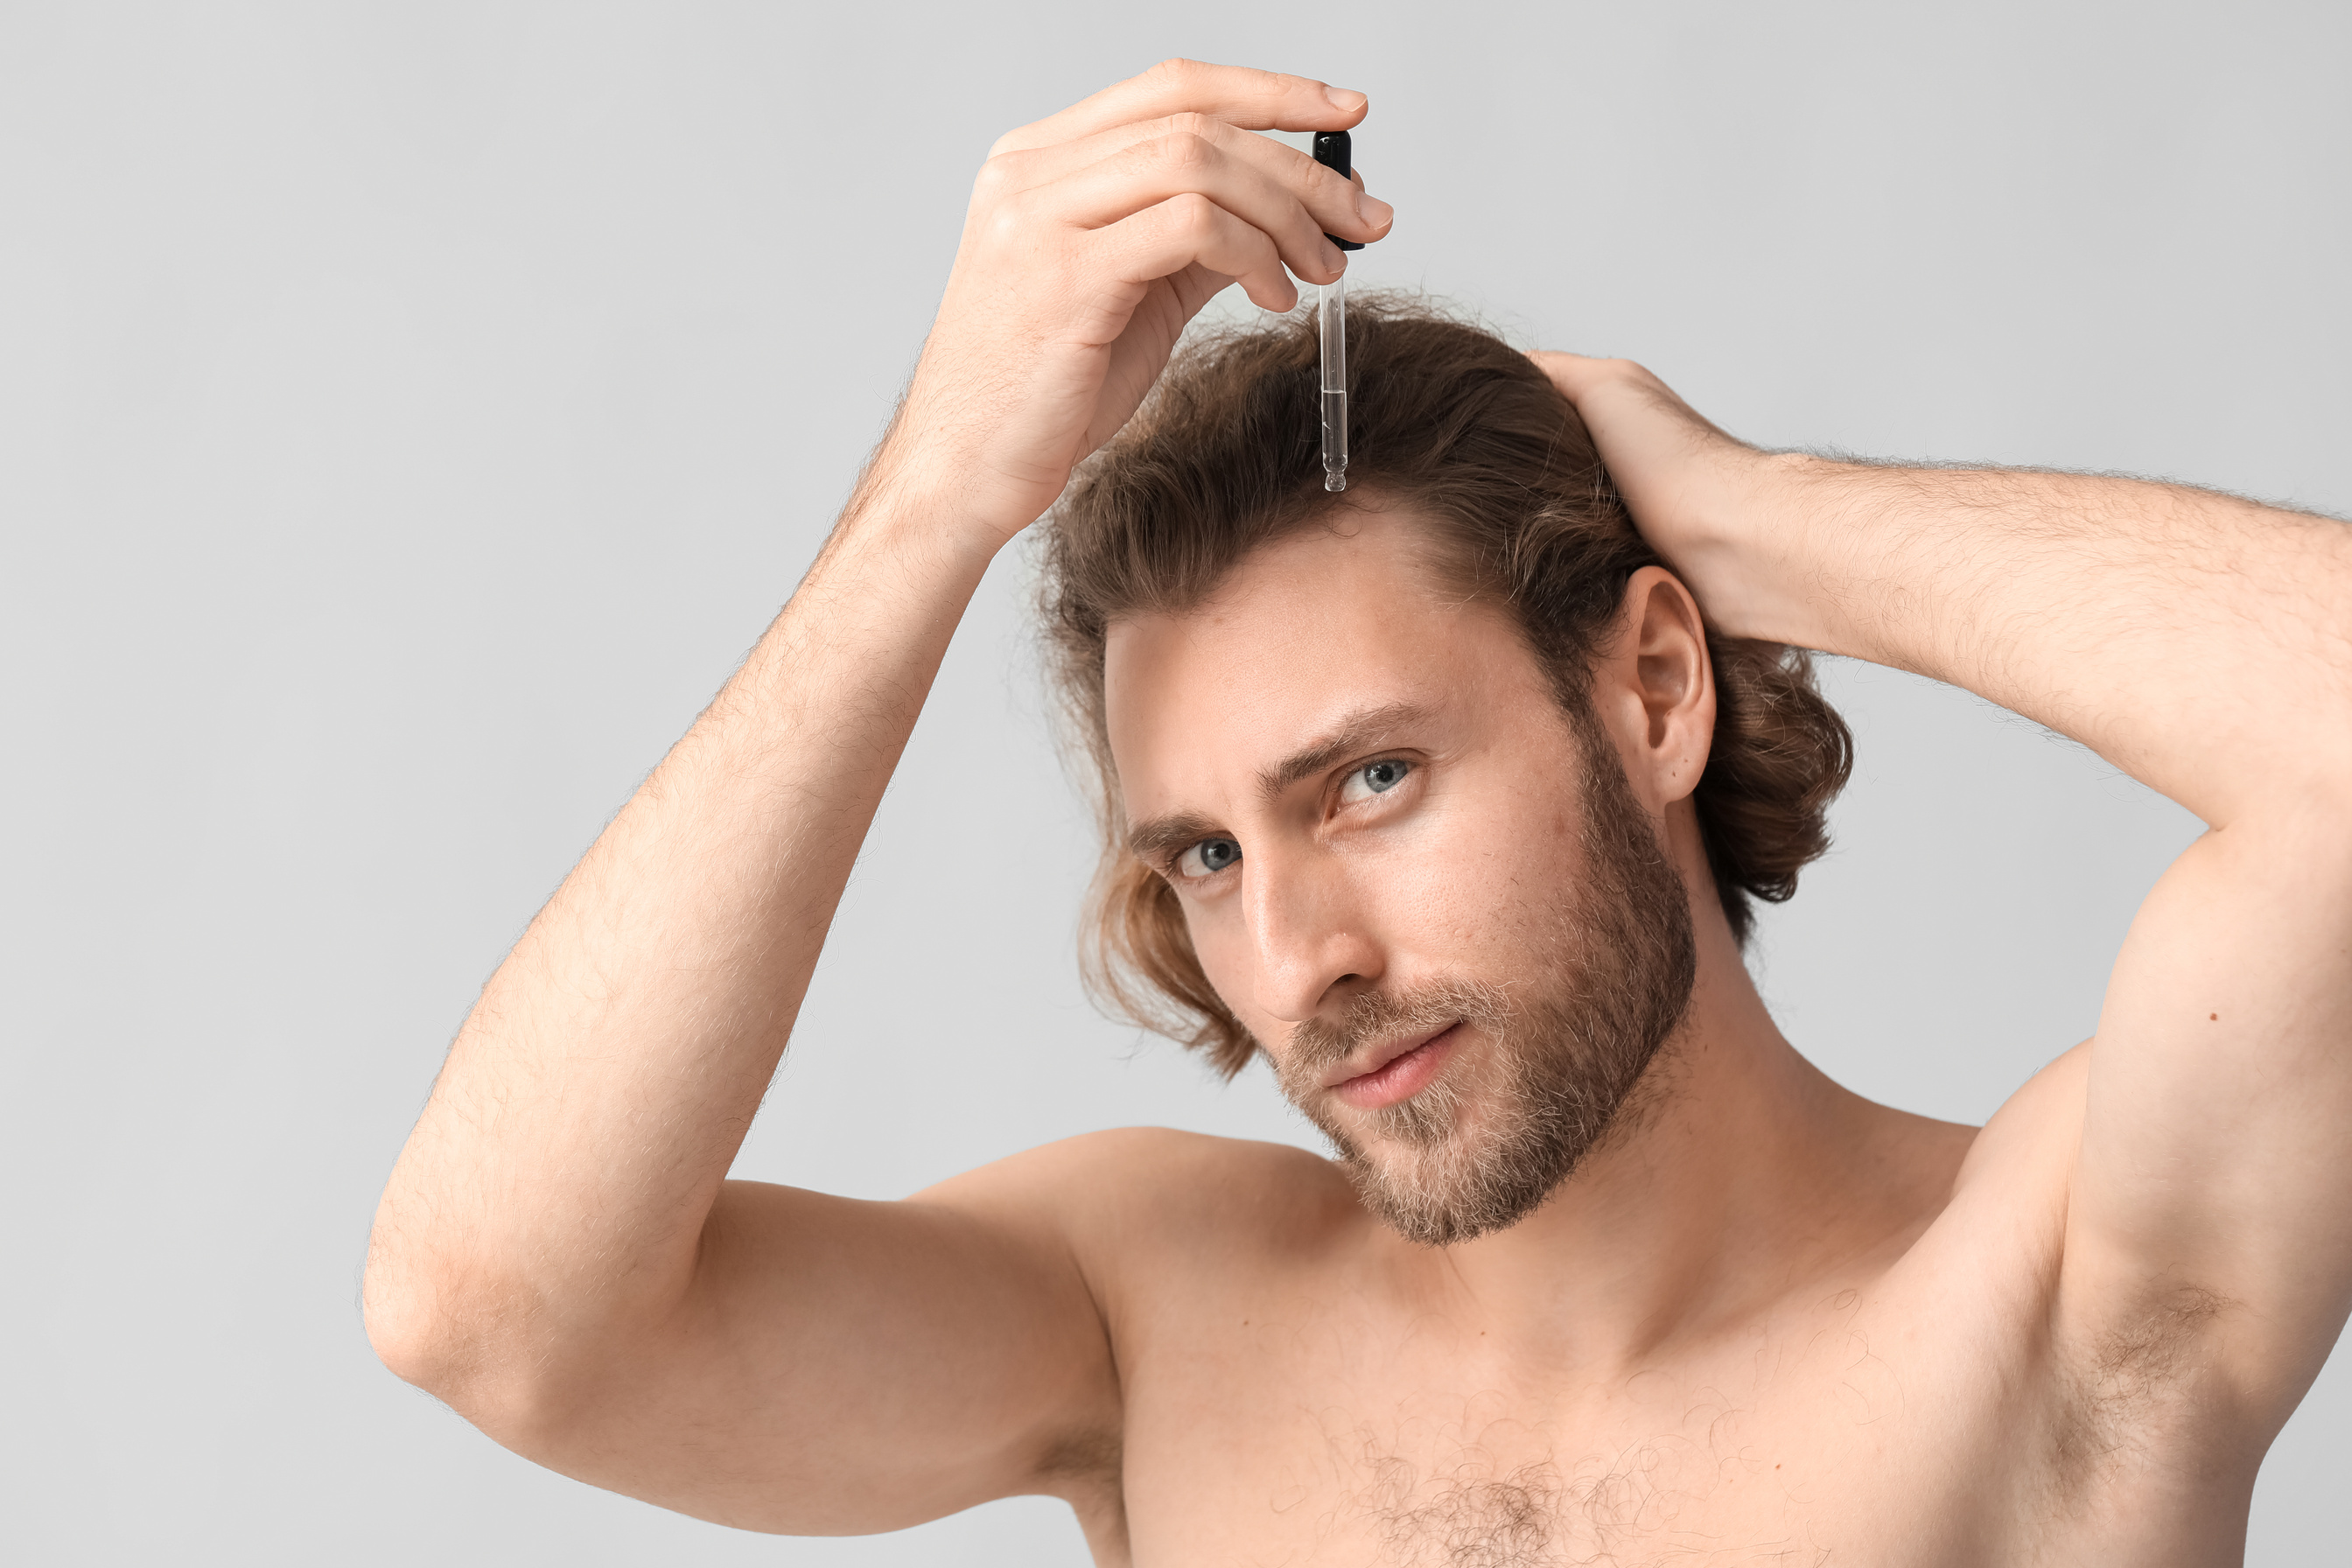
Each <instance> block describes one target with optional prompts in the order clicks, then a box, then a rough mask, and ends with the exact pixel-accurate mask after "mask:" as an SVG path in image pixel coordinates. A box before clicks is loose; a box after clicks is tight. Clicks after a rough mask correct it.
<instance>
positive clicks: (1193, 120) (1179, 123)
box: [1160, 109, 1223, 141]
mask: <svg viewBox="0 0 2352 1568" xmlns="http://www.w3.org/2000/svg"><path fill="white" fill-rule="evenodd" d="M1222 129H1223V125H1222V123H1221V122H1220V121H1218V119H1217V117H1216V116H1214V115H1213V114H1203V113H1202V112H1201V111H1200V110H1197V109H1186V110H1179V111H1178V112H1176V113H1174V114H1171V115H1170V116H1168V118H1167V119H1165V120H1163V121H1160V132H1161V134H1163V135H1168V136H1194V137H1199V138H1201V139H1202V140H1203V141H1213V140H1214V139H1215V137H1216V134H1217V132H1219V131H1220V130H1222Z"/></svg>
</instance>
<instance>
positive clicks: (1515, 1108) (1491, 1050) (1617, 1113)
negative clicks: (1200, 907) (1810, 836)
mask: <svg viewBox="0 0 2352 1568" xmlns="http://www.w3.org/2000/svg"><path fill="white" fill-rule="evenodd" d="M1570 728H1571V729H1572V730H1573V731H1575V734H1576V738H1577V742H1578V750H1579V752H1580V753H1581V760H1582V763H1583V774H1584V816H1583V822H1582V824H1581V830H1580V835H1579V837H1580V841H1581V843H1582V847H1583V849H1584V860H1585V867H1586V873H1587V874H1586V877H1585V879H1583V880H1582V882H1581V883H1580V885H1578V886H1576V887H1573V888H1570V889H1564V890H1563V891H1562V893H1561V895H1560V898H1559V901H1558V904H1557V906H1556V907H1555V908H1554V909H1553V910H1549V911H1546V914H1547V917H1548V918H1547V919H1545V920H1544V921H1542V924H1543V925H1544V926H1545V927H1546V928H1547V934H1546V938H1545V941H1544V943H1543V945H1542V947H1541V948H1539V950H1538V952H1537V953H1536V954H1535V955H1534V959H1533V962H1532V963H1530V964H1529V973H1528V975H1527V976H1526V978H1524V979H1522V980H1517V981H1515V982H1512V983H1510V984H1495V983H1492V982H1483V981H1472V980H1451V981H1444V982H1440V983H1437V984H1431V985H1426V986H1422V987H1418V988H1416V989H1414V990H1412V991H1411V992H1408V993H1403V994H1386V993H1381V992H1367V993H1365V994H1362V995H1360V996H1359V997H1357V998H1356V999H1355V1000H1354V1002H1353V1003H1352V1004H1350V1005H1349V1008H1348V1010H1347V1012H1346V1013H1345V1014H1344V1015H1342V1016H1340V1017H1339V1019H1338V1020H1336V1021H1327V1020H1325V1019H1322V1018H1310V1019H1308V1020H1307V1022H1305V1023H1303V1024H1301V1025H1299V1026H1297V1028H1296V1029H1294V1030H1293V1031H1292V1032H1291V1037H1290V1047H1289V1049H1288V1050H1286V1051H1285V1052H1284V1053H1282V1055H1281V1057H1280V1058H1277V1061H1278V1065H1277V1067H1276V1076H1277V1078H1278V1079H1279V1080H1280V1082H1281V1085H1282V1090H1283V1092H1284V1093H1285V1094H1286V1095H1287V1096H1288V1097H1289V1099H1290V1100H1291V1102H1292V1103H1293V1104H1294V1105H1296V1106H1297V1107H1298V1109H1299V1110H1301V1111H1303V1112H1304V1113H1305V1114H1306V1116H1307V1119H1308V1120H1309V1121H1313V1122H1314V1123H1315V1124H1316V1126H1318V1128H1320V1129H1321V1130H1322V1131H1323V1134H1324V1136H1325V1137H1327V1138H1328V1139H1330V1141H1331V1142H1332V1145H1333V1147H1334V1148H1336V1149H1337V1150H1338V1151H1339V1160H1340V1163H1341V1166H1342V1167H1343V1168H1344V1169H1345V1170H1346V1171H1347V1173H1348V1175H1349V1179H1350V1180H1351V1181H1352V1182H1353V1183H1354V1184H1355V1186H1356V1191H1357V1193H1358V1194H1359V1195H1360V1197H1361V1198H1362V1200H1363V1202H1364V1204H1365V1206H1367V1207H1368V1208H1370V1210H1371V1211H1372V1212H1373V1213H1374V1214H1376V1215H1379V1216H1380V1217H1381V1219H1382V1220H1384V1221H1386V1222H1387V1223H1388V1225H1389V1226H1391V1227H1392V1228H1394V1229H1395V1230H1396V1231H1397V1232H1398V1233H1399V1234H1400V1235H1402V1237H1404V1238H1405V1239H1406V1240H1408V1241H1412V1242H1416V1243H1419V1244H1421V1245H1423V1246H1425V1247H1445V1246H1451V1245H1453V1244H1454V1243H1456V1242H1463V1241H1468V1240H1469V1239H1471V1238H1472V1237H1477V1236H1484V1235H1486V1233H1488V1232H1489V1231H1496V1230H1501V1229H1504V1228H1506V1227H1507V1226H1512V1225H1516V1224H1517V1223H1518V1222H1519V1221H1520V1220H1522V1219H1524V1218H1526V1217H1527V1216H1528V1215H1529V1214H1531V1213H1533V1212H1534V1211H1535V1210H1536V1209H1537V1208H1538V1206H1540V1205H1542V1204H1543V1202H1544V1200H1545V1199H1547V1198H1549V1196H1550V1195H1551V1194H1553V1193H1554V1192H1556V1191H1558V1190H1559V1186H1560V1185H1561V1184H1562V1183H1564V1182H1566V1181H1567V1180H1568V1178H1569V1177H1570V1175H1571V1174H1573V1173H1574V1172H1575V1171H1576V1168H1577V1167H1578V1165H1579V1164H1580V1163H1582V1162H1583V1161H1584V1159H1585V1158H1586V1157H1587V1156H1588V1155H1590V1154H1591V1152H1592V1151H1593V1150H1594V1149H1595V1148H1597V1147H1599V1146H1600V1145H1601V1142H1602V1141H1603V1140H1604V1139H1606V1138H1609V1137H1611V1136H1612V1135H1622V1133H1624V1132H1625V1131H1628V1130H1630V1129H1631V1128H1633V1126H1635V1125H1637V1124H1638V1122H1639V1121H1640V1116H1639V1114H1638V1112H1639V1111H1641V1110H1643V1109H1646V1106H1647V1105H1648V1104H1649V1103H1653V1102H1654V1099H1655V1098H1656V1097H1655V1096H1654V1095H1649V1096H1645V1097H1644V1098H1643V1103H1642V1104H1638V1105H1637V1104H1636V1103H1634V1091H1635V1089H1636V1088H1637V1087H1639V1086H1641V1085H1642V1084H1643V1079H1644V1076H1645V1075H1649V1076H1651V1077H1652V1078H1653V1079H1654V1077H1655V1075H1654V1074H1652V1073H1651V1068H1652V1066H1653V1063H1654V1060H1655V1058H1656V1057H1657V1055H1658V1053H1659V1050H1660V1048H1661V1047H1663V1046H1664V1044H1665V1043H1666V1041H1667V1039H1668V1038H1669V1037H1671V1036H1672V1035H1673V1034H1674V1032H1675V1028H1676V1026H1678V1025H1679V1024H1680V1023H1681V1021H1682V1017H1683V1014H1684V1012H1685V1009H1686V1008H1687V1007H1688V1006H1689V1004H1690V994H1691V987H1692V985H1693V984H1694V983H1695V981H1696V976H1697V969H1698V960H1697V944H1696V941H1695V940H1694V937H1693V933H1692V929H1691V916H1690V906H1689V903H1688V901H1687V900H1688V895H1687V893H1686V891H1685V888H1684V885H1683V880H1682V878H1681V876H1680V875H1679V874H1678V873H1677V872H1676V871H1675V868H1674V866H1673V864H1672V863H1671V862H1670V861H1668V859H1667V858H1666V856H1665V852H1664V849H1663V847H1661V846H1660V844H1659V840H1658V833H1657V830H1656V828H1655V826H1654V825H1653V823H1652V821H1651V819H1650V816H1649V814H1648V813H1647V812H1646V811H1644V810H1643V807H1642V804H1641V802H1640V801H1638V800H1637V799H1635V798H1634V795H1633V786H1632V784H1630V783H1628V782H1627V780H1626V777H1625V772H1624V766H1623V764H1622V762H1620V760H1619V759H1618V756H1617V753H1616V751H1615V749H1614V748H1613V747H1612V746H1611V745H1610V744H1609V742H1608V740H1607V738H1606V736H1605V735H1603V734H1602V733H1601V730H1600V725H1599V723H1598V721H1596V720H1595V719H1594V718H1593V717H1592V716H1591V713H1590V712H1589V711H1577V710H1573V709H1571V710H1570ZM1456 1021H1459V1022H1460V1023H1461V1024H1462V1025H1463V1026H1464V1032H1465V1034H1471V1033H1475V1034H1476V1035H1477V1036H1480V1037H1483V1038H1484V1040H1485V1042H1486V1052H1485V1056H1484V1058H1483V1059H1481V1060H1473V1059H1471V1058H1468V1056H1467V1054H1466V1053H1465V1055H1464V1057H1463V1058H1457V1059H1456V1060H1454V1061H1452V1062H1448V1063H1446V1064H1445V1066H1444V1068H1443V1070H1441V1071H1440V1072H1439V1074H1438V1076H1437V1077H1436V1078H1435V1079H1433V1080H1432V1081H1431V1083H1430V1084H1429V1085H1428V1086H1427V1087H1426V1088H1424V1089H1422V1090H1421V1092H1419V1093H1418V1094H1415V1095H1412V1097H1410V1098H1409V1099H1406V1100H1401V1101H1399V1102H1398V1103H1396V1104H1394V1105H1388V1106H1383V1107H1381V1108H1380V1109H1378V1110H1371V1111H1369V1112H1362V1113H1359V1114H1358V1115H1357V1116H1356V1117H1355V1118H1354V1119H1353V1120H1354V1121H1355V1122H1356V1123H1357V1127H1356V1128H1355V1129H1354V1130H1351V1129H1350V1127H1349V1121H1348V1120H1347V1119H1343V1118H1342V1116H1341V1115H1340V1114H1339V1108H1338V1107H1337V1106H1336V1105H1334V1104H1333V1102H1332V1101H1331V1100H1329V1098H1328V1091H1327V1090H1326V1089H1324V1088H1323V1087H1322V1078H1323V1075H1324V1074H1325V1073H1327V1072H1328V1070H1329V1069H1330V1068H1332V1067H1334V1066H1335V1065H1337V1064H1338V1063H1339V1062H1341V1061H1344V1060H1346V1059H1347V1058H1349V1057H1350V1056H1353V1055H1354V1054H1355V1053H1356V1052H1358V1051H1359V1050H1360V1049H1361V1048H1362V1047H1364V1045H1365V1044H1366V1043H1367V1042H1370V1041H1373V1040H1378V1039H1394V1038H1396V1037H1400V1036H1411V1035H1413V1034H1420V1033H1425V1032H1429V1031H1433V1030H1437V1029H1441V1028H1444V1026H1447V1025H1448V1024H1451V1023H1454V1022H1456ZM1268 1054H1269V1055H1271V1054H1272V1053H1268ZM1653 1087H1654V1086H1653ZM1482 1088H1483V1089H1485V1090H1486V1092H1484V1093H1480V1092H1478V1091H1479V1090H1480V1089H1482ZM1365 1123H1369V1131H1370V1134H1371V1137H1370V1139H1369V1140H1367V1139H1366V1138H1364V1137H1363V1136H1362V1133H1363V1131H1364V1130H1365V1129H1364V1124H1365Z"/></svg>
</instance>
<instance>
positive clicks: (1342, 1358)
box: [1123, 1301, 2040, 1568]
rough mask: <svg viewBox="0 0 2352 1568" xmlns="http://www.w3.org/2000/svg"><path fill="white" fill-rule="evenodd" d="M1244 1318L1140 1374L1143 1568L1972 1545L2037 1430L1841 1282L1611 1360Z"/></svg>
mask: <svg viewBox="0 0 2352 1568" xmlns="http://www.w3.org/2000/svg"><path fill="white" fill-rule="evenodd" d="M1236 1327H1237V1330H1238V1327H1239V1326H1238V1325H1237V1326H1236ZM1249 1327H1250V1328H1251V1329H1253V1330H1256V1331H1255V1332H1248V1331H1237V1332H1236V1333H1235V1335H1234V1337H1233V1338H1231V1339H1230V1340H1226V1341H1223V1342H1217V1343H1214V1344H1212V1343H1211V1342H1208V1341H1207V1340H1206V1339H1205V1338H1204V1339H1203V1341H1202V1342H1201V1344H1200V1346H1199V1350H1200V1354H1199V1355H1198V1357H1197V1358H1196V1359H1195V1360H1194V1361H1193V1362H1192V1364H1191V1365H1189V1366H1179V1365H1175V1364H1170V1365H1166V1366H1163V1367H1160V1368H1158V1369H1139V1375H1138V1376H1137V1377H1136V1378H1135V1380H1134V1381H1133V1383H1132V1384H1131V1386H1130V1390H1129V1393H1130V1399H1129V1430H1128V1434H1127V1444H1126V1459H1125V1476H1124V1481H1123V1489H1124V1495H1125V1505H1126V1510H1127V1521H1128V1533H1129V1542H1130V1549H1131V1551H1132V1553H1133V1557H1132V1561H1133V1562H1134V1563H1136V1564H1138V1565H1139V1568H1140V1565H1146V1564H1159V1563H1171V1564H1172V1563H1206V1562H1217V1563H1263V1564H1267V1565H1269V1568H1271V1565H1273V1564H1284V1565H1295V1568H1307V1565H1309V1564H1325V1563H1328V1564H1346V1565H1349V1568H1362V1565H1365V1564H1373V1563H1379V1564H1391V1565H1394V1568H1519V1565H1521V1564H1526V1565H1529V1568H1532V1565H1535V1564H1547V1565H1548V1564H1555V1563H1608V1564H1612V1568H1635V1565H1637V1564H1648V1563H1673V1564H1675V1565H1676V1568H1690V1565H1694V1564H1708V1565H1717V1564H1720V1565H1729V1564H1735V1563H1775V1564H1812V1563H1828V1562H1832V1561H1836V1562H1846V1561H1853V1560H1856V1559H1857V1558H1858V1559H1859V1560H1861V1561H1865V1562H1870V1563H1884V1564H1890V1565H1891V1564H1898V1563H1922V1564H1925V1563H1947V1562H1948V1563H1961V1562H1980V1561H1985V1560H1988V1559H1987V1558H1986V1557H1984V1556H1983V1555H1982V1552H1983V1551H1984V1550H1985V1549H1987V1548H1988V1547H1989V1546H1990V1544H1991V1543H1990V1542H1987V1541H1986V1540H1985V1538H1984V1531H1985V1530H1986V1529H1987V1528H1989V1526H1988V1523H1987V1521H1999V1520H2000V1519H2003V1518H2008V1517H2011V1516H2013V1515H2014V1514H2015V1512H2016V1508H2015V1501H2014V1500H2013V1499H2012V1498H2011V1497H2010V1496H2009V1495H2008V1493H2009V1491H2010V1489H2011V1483H2012V1481H2013V1480H2014V1479H2015V1478H2016V1476H2017V1475H2019V1474H2020V1473H2021V1467H2020V1464H2019V1463H2018V1461H2020V1460H2023V1461H2026V1464H2025V1467H2024V1468H2030V1465H2031V1459H2032V1456H2031V1454H2030V1452H2028V1450H2030V1449H2031V1447H2032V1445H2033V1444H2034V1443H2036V1442H2038V1441H2040V1438H2039V1437H2038V1436H2034V1434H2035V1433H2036V1432H2038V1431H2039V1430H2040V1427H2039V1425H2038V1416H2037V1415H2036V1413H2035V1412H2033V1411H2032V1409H2030V1408H2028V1407H2027V1405H2030V1401H2027V1402H2024V1403H2021V1402H2020V1401H2018V1400H2017V1399H2015V1398H2014V1397H2012V1396H2011V1395H2010V1394H2004V1393H2003V1384H2004V1383H2005V1381H2007V1380H2003V1379H2001V1378H1999V1377H1997V1376H1993V1377H1988V1376H1985V1375H1981V1374H1982V1373H1984V1372H1985V1371H1987V1370H1988V1369H1985V1368H1983V1367H1981V1366H1979V1367H1977V1368H1975V1369H1973V1371H1970V1372H1966V1373H1964V1372H1962V1371H1961V1369H1960V1368H1959V1367H1958V1364H1957V1361H1956V1358H1954V1357H1953V1356H1952V1355H1950V1354H1949V1353H1948V1352H1945V1351H1942V1350H1939V1349H1938V1347H1937V1346H1935V1345H1933V1344H1929V1343H1923V1342H1922V1340H1921V1337H1920V1336H1919V1335H1918V1334H1916V1333H1915V1332H1913V1331H1908V1330H1906V1328H1904V1327H1903V1326H1901V1325H1899V1324H1895V1323H1891V1322H1886V1321H1869V1322H1865V1321H1863V1320H1862V1319H1861V1317H1860V1316H1859V1314H1858V1312H1857V1310H1856V1304H1855V1303H1853V1302H1852V1301H1847V1302H1844V1303H1843V1304H1838V1305H1832V1304H1828V1303H1824V1305H1823V1310H1822V1311H1821V1312H1819V1313H1818V1314H1816V1315H1814V1316H1812V1317H1811V1318H1810V1319H1808V1320H1806V1321H1783V1322H1779V1323H1774V1324H1770V1325H1766V1326H1762V1327H1759V1329H1758V1330H1757V1331H1755V1332H1753V1333H1750V1334H1746V1335H1735V1336H1732V1337H1730V1338H1728V1339H1726V1340H1723V1341H1721V1342H1715V1343H1711V1344H1708V1345H1706V1346H1704V1347H1702V1348H1701V1349H1699V1350H1698V1351H1696V1352H1692V1353H1687V1354H1685V1355H1682V1356H1679V1357H1673V1356H1662V1357H1660V1358H1658V1359H1657V1360H1656V1361H1655V1362H1654V1363H1647V1364H1643V1365H1641V1366H1636V1367H1632V1368H1613V1369H1601V1368H1598V1367H1594V1366H1591V1365H1580V1364H1579V1363H1578V1362H1577V1361H1576V1359H1575V1357H1574V1356H1573V1354H1572V1353H1568V1352H1564V1353H1562V1354H1561V1355H1560V1356H1559V1357H1557V1358H1545V1357H1541V1356H1538V1357H1534V1358H1529V1357H1528V1356H1527V1355H1526V1354H1525V1353H1523V1352H1521V1353H1514V1354H1505V1353H1503V1352H1499V1351H1498V1350H1496V1348H1494V1347H1493V1346H1491V1345H1483V1346H1482V1345H1481V1343H1480V1340H1481V1339H1482V1338H1484V1337H1485V1336H1482V1335H1480V1334H1479V1333H1477V1332H1476V1331H1475V1330H1471V1329H1465V1328H1464V1327H1462V1326H1460V1325H1455V1324H1451V1323H1445V1322H1439V1321H1417V1322H1385V1323H1383V1322H1376V1321H1371V1320H1370V1318H1369V1317H1358V1318H1355V1319H1353V1320H1351V1319H1350V1318H1349V1314H1347V1313H1345V1312H1336V1313H1328V1314H1325V1315H1322V1316H1320V1317H1313V1316H1302V1317H1301V1318H1300V1319H1298V1320H1297V1321H1287V1322H1284V1321H1274V1322H1267V1323H1257V1324H1252V1325H1250V1326H1249Z"/></svg>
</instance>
